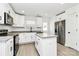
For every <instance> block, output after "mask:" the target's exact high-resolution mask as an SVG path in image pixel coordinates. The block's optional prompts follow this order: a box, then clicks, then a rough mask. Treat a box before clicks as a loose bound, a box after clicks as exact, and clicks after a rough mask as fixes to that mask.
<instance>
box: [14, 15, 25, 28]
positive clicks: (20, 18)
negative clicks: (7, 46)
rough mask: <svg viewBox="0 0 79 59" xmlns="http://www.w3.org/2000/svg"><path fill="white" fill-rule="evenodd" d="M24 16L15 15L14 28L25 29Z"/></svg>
mask: <svg viewBox="0 0 79 59" xmlns="http://www.w3.org/2000/svg"><path fill="white" fill-rule="evenodd" d="M24 17H25V16H24V15H19V14H15V18H14V25H13V26H14V27H24Z"/></svg>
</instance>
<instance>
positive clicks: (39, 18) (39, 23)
mask: <svg viewBox="0 0 79 59" xmlns="http://www.w3.org/2000/svg"><path fill="white" fill-rule="evenodd" d="M42 22H43V21H42V18H41V17H37V18H36V24H37V27H42V25H43V24H42Z"/></svg>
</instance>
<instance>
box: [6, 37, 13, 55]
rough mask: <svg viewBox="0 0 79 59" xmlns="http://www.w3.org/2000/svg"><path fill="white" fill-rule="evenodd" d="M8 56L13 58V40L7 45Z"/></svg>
mask: <svg viewBox="0 0 79 59" xmlns="http://www.w3.org/2000/svg"><path fill="white" fill-rule="evenodd" d="M6 45H7V46H6V55H7V56H13V38H12V39H9V41H7V43H6Z"/></svg>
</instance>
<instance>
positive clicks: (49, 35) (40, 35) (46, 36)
mask: <svg viewBox="0 0 79 59" xmlns="http://www.w3.org/2000/svg"><path fill="white" fill-rule="evenodd" d="M36 35H37V36H39V37H41V38H52V37H57V35H53V34H49V33H40V34H36Z"/></svg>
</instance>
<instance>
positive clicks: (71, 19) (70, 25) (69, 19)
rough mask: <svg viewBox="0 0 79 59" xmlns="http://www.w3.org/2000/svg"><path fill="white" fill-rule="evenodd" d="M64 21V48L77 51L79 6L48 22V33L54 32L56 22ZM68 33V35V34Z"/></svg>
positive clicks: (78, 41)
mask: <svg viewBox="0 0 79 59" xmlns="http://www.w3.org/2000/svg"><path fill="white" fill-rule="evenodd" d="M64 19H65V20H66V24H65V25H66V32H65V35H66V36H65V37H66V38H65V46H68V47H71V48H74V49H76V50H78V51H79V5H77V6H74V7H72V8H69V9H67V10H66V12H65V13H64V14H61V15H59V16H55V18H54V19H53V20H52V21H50V23H51V26H50V31H51V32H52V31H54V30H55V29H54V26H53V25H54V24H52V22H53V23H55V22H56V21H61V20H64ZM68 32H70V34H69V33H68Z"/></svg>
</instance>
